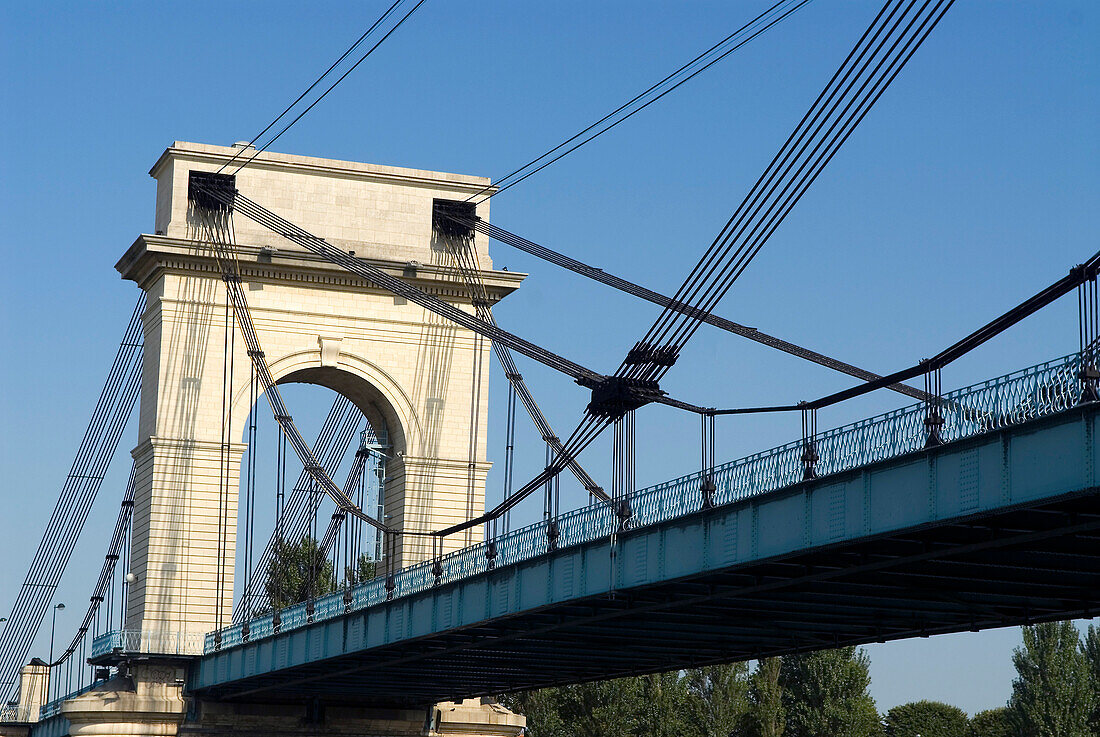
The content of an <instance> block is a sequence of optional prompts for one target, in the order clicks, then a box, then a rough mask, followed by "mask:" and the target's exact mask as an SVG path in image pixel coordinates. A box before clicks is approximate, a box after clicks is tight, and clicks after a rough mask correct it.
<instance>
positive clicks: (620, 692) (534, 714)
mask: <svg viewBox="0 0 1100 737" xmlns="http://www.w3.org/2000/svg"><path fill="white" fill-rule="evenodd" d="M642 694H643V690H642V679H641V678H616V679H614V680H610V681H595V682H592V683H580V684H577V685H573V686H562V687H559V688H544V689H540V690H538V691H527V692H525V693H517V694H508V695H506V696H503V697H501V703H503V704H504V705H505V706H506V707H508V708H509V709H512V710H513V711H515V712H517V713H519V714H523V715H524V716H526V717H527V731H528V734H529V735H530V736H531V737H640V736H641V735H642V734H645V733H644V732H642V731H641V729H640V726H641V724H642V723H643V719H644V718H645V714H644V707H643V703H642Z"/></svg>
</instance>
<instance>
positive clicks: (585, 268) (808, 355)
mask: <svg viewBox="0 0 1100 737" xmlns="http://www.w3.org/2000/svg"><path fill="white" fill-rule="evenodd" d="M447 217H450V218H451V219H452V220H454V221H455V222H459V223H461V224H463V225H466V226H468V227H473V228H474V229H476V230H477V231H478V232H480V233H484V234H485V235H487V236H489V237H490V238H492V239H494V240H496V241H499V242H501V243H504V244H507V245H510V246H512V247H513V248H516V249H518V250H520V251H523V252H524V253H528V254H530V255H532V256H535V257H536V258H540V259H542V260H544V261H547V262H549V263H552V264H554V265H556V266H560V267H562V268H564V269H567V270H569V271H572V272H573V273H575V274H580V275H581V276H584V277H587V278H589V279H592V280H593V281H597V282H600V283H601V284H606V285H607V286H609V287H612V288H614V289H618V290H620V291H622V292H626V293H627V294H630V295H633V296H635V297H639V298H641V299H644V300H646V301H648V302H652V303H653V304H656V305H659V306H662V307H669V308H670V309H673V310H675V311H677V312H682V313H684V314H686V315H689V316H694V317H698V318H699V319H701V320H703V322H705V323H707V324H708V325H713V326H714V327H716V328H719V329H721V330H725V331H726V332H730V333H734V334H736V335H740V336H742V337H745V338H748V339H749V340H753V341H756V342H757V343H761V344H763V345H766V346H768V347H771V348H776V349H778V350H780V351H783V352H784V353H788V354H790V355H792V356H796V357H798V358H802V359H805V360H807V361H812V362H813V363H816V364H818V365H820V366H825V367H826V368H830V369H833V370H835V371H839V372H841V373H845V374H848V375H849V376H854V377H855V378H857V379H863V380H864V381H874V380H876V379H879V378H881V376H880V375H879V374H876V373H874V372H871V371H868V370H866V369H862V368H859V367H858V366H853V365H852V364H850V363H846V362H844V361H841V360H839V359H836V358H832V357H830V356H826V355H824V354H821V353H818V352H817V351H813V350H810V349H809V348H805V347H803V346H800V345H796V344H794V343H790V342H788V341H786V340H783V339H782V338H777V337H775V336H774V335H769V334H767V333H765V332H763V331H761V330H758V329H757V328H751V327H746V326H745V325H741V324H739V323H736V322H733V321H732V320H727V319H726V318H724V317H719V316H718V315H713V314H709V313H704V312H702V311H701V310H697V309H696V308H693V307H690V306H688V305H685V304H683V303H680V302H674V301H673V300H672V298H671V297H668V296H666V295H664V294H661V293H660V292H655V291H653V290H652V289H648V288H646V287H644V286H641V285H640V284H636V283H634V282H632V281H629V280H627V279H624V278H622V277H620V276H616V275H615V274H611V273H608V272H606V271H604V270H603V269H599V268H596V267H594V266H589V265H588V264H585V263H583V262H581V261H578V260H576V259H574V258H570V257H569V256H566V255H564V254H562V253H558V252H557V251H553V250H551V249H549V248H547V247H546V246H543V245H540V244H537V243H533V242H532V241H529V240H527V239H526V238H523V237H521V236H518V235H516V234H515V233H511V232H509V231H507V230H505V229H503V228H501V227H499V226H496V225H493V224H492V223H487V222H485V221H483V220H481V219H480V218H476V219H473V220H469V219H467V218H463V217H461V216H457V215H448V216H447ZM888 388H889V389H891V390H893V391H895V392H898V393H899V394H905V395H907V396H910V397H913V398H915V399H921V400H925V399H927V398H928V397H927V395H926V394H925V392H923V391H921V390H920V389H917V388H915V387H911V386H907V385H905V384H892V385H890V387H888Z"/></svg>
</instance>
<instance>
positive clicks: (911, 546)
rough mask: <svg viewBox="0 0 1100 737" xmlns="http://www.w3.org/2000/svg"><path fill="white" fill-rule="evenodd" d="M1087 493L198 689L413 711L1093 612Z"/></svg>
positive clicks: (1097, 578) (1096, 566)
mask: <svg viewBox="0 0 1100 737" xmlns="http://www.w3.org/2000/svg"><path fill="white" fill-rule="evenodd" d="M1098 591H1100V491H1098V489H1096V488H1089V489H1084V490H1081V491H1078V492H1076V493H1073V494H1068V495H1062V496H1060V497H1058V498H1055V499H1049V498H1048V499H1045V500H1042V501H1041V502H1037V503H1034V504H1023V505H1018V506H1016V507H1013V508H1009V509H1006V510H1002V511H1001V512H998V513H995V514H985V515H975V516H973V517H969V518H960V519H955V520H952V521H951V522H950V523H947V524H943V523H940V524H932V525H925V526H919V527H914V528H910V529H907V530H901V531H898V532H894V533H891V534H887V535H880V536H878V537H873V538H865V539H862V540H856V541H852V542H847V543H842V544H837V545H835V546H826V547H822V548H817V549H813V550H810V551H807V552H804V553H800V554H794V555H788V556H784V557H777V558H772V559H769V560H764V561H760V562H758V563H754V564H751V565H745V566H738V567H734V568H730V569H726V570H721V571H713V572H708V573H705V574H701V575H697V576H692V577H688V578H683V579H678V580H675V581H667V582H662V583H659V584H654V585H649V586H640V587H636V588H631V589H628V590H622V591H619V592H616V593H615V594H614V595H611V596H608V595H606V594H604V595H601V596H593V597H588V598H583V599H578V600H573V601H570V602H566V603H560V604H554V605H550V606H547V607H543V608H541V609H538V610H533V611H527V612H523V613H521V614H517V615H515V616H511V617H505V618H498V619H494V620H489V621H487V622H484V623H481V624H479V625H476V626H470V627H465V628H461V629H456V630H450V631H443V632H439V633H437V634H433V635H430V636H427V637H421V638H419V639H414V640H407V641H403V642H399V643H396V644H393V645H390V646H386V647H381V648H373V649H370V650H367V651H363V652H361V653H350V654H346V655H342V656H339V657H335V658H330V659H328V660H323V661H319V662H314V663H308V664H302V665H300V666H297V667H294V668H292V669H287V670H281V671H275V672H271V673H266V674H262V675H257V676H254V677H251V678H246V679H242V680H238V681H232V682H230V683H225V684H220V685H217V686H213V687H210V688H205V689H201V690H200V691H199V693H200V694H201V695H202V696H204V697H209V698H215V699H225V700H242V701H260V702H262V701H288V700H292V701H302V700H312V699H314V698H318V699H320V700H322V701H324V702H329V703H348V702H351V703H356V704H378V705H393V706H396V705H406V704H407V705H414V704H415V705H419V704H426V703H430V702H433V701H438V700H444V699H454V698H458V697H466V696H475V695H487V694H496V693H501V692H507V691H516V690H524V689H528V688H535V687H541V686H548V685H554V684H562V683H577V682H581V681H586V680H595V679H602V678H607V677H612V676H616V675H624V676H625V675H631V674H641V673H649V672H659V671H667V670H671V669H675V668H683V667H690V666H694V665H703V664H707V663H718V662H729V661H734V660H747V659H752V658H759V657H766V656H771V655H781V654H785V653H791V652H797V651H803V650H816V649H821V648H830V647H836V646H842V645H849V644H862V643H870V642H876V641H886V640H894V639H901V638H908V637H919V636H925V635H934V634H940V633H948V632H960V631H967V630H977V629H984V628H992V627H1001V626H1007V625H1014V624H1020V623H1026V622H1039V621H1045V620H1057V619H1067V618H1076V617H1089V616H1093V614H1094V613H1095V611H1096V607H1097V602H1096V598H1097V595H1098Z"/></svg>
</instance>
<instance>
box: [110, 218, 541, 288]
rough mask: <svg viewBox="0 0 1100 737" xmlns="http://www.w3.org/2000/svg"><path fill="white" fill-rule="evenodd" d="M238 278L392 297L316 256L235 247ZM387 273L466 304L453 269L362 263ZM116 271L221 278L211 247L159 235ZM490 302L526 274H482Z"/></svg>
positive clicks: (141, 240)
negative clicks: (237, 259) (316, 286)
mask: <svg viewBox="0 0 1100 737" xmlns="http://www.w3.org/2000/svg"><path fill="white" fill-rule="evenodd" d="M236 248H237V252H238V254H239V263H240V270H241V277H242V278H243V279H245V281H259V282H267V283H287V284H303V285H309V284H312V285H318V286H325V287H329V288H335V289H345V290H353V291H369V292H372V293H377V294H386V295H389V294H391V293H390V292H389V291H387V290H384V289H382V288H380V287H378V286H376V285H374V284H372V283H370V282H369V281H367V280H366V279H363V278H361V277H359V276H357V275H355V274H352V273H349V272H348V271H346V270H344V269H342V268H341V267H339V266H337V265H335V264H332V263H330V262H328V261H326V260H324V259H323V258H321V257H320V256H316V255H314V254H312V253H304V252H301V251H291V250H281V249H269V248H261V247H259V246H242V245H238V246H237V247H236ZM361 260H362V261H363V262H365V263H368V264H370V265H372V266H376V267H379V268H381V269H383V270H385V271H386V272H387V273H388V274H390V275H391V276H395V277H399V278H401V279H403V280H404V281H406V282H408V283H410V284H413V285H415V286H417V287H419V288H420V289H421V290H423V291H425V292H428V293H429V294H433V295H435V296H437V297H440V298H443V299H447V300H448V301H457V302H469V301H470V294H469V290H468V289H467V288H466V285H465V282H463V281H462V280H461V279H458V278H456V276H455V275H454V272H453V270H452V269H448V268H446V267H443V266H433V265H424V264H422V265H420V266H418V267H416V268H415V269H411V268H409V267H408V266H407V265H406V264H405V263H404V262H399V261H385V260H381V259H367V258H364V259H361ZM115 269H116V270H118V272H119V273H120V274H121V275H122V278H124V279H129V280H130V281H133V282H136V283H137V284H138V286H140V287H142V288H143V289H146V288H148V287H149V285H150V284H151V283H152V282H153V281H154V280H155V279H157V278H158V277H159V276H160V275H161V274H164V273H174V274H186V275H193V276H211V277H220V275H221V270H220V269H219V268H218V265H217V261H216V260H215V259H214V257H213V256H212V255H210V250H209V247H208V246H207V245H206V244H204V243H202V242H200V241H193V240H188V239H183V238H170V237H168V236H163V235H148V234H143V235H140V236H138V238H137V240H135V241H134V243H133V245H131V246H130V248H129V249H127V251H126V253H125V254H123V256H122V258H121V259H119V261H118V263H117V264H115ZM479 273H480V274H481V279H482V281H483V282H484V283H485V287H486V291H487V292H488V295H489V298H490V299H491V300H492V301H493V302H496V301H499V300H501V299H503V298H504V297H505V296H507V295H508V294H510V293H512V292H513V291H515V290H516V289H518V288H519V285H520V283H521V282H522V281H523V280H524V278H526V276H527V275H526V274H523V273H520V272H515V271H496V270H489V271H481V272H479Z"/></svg>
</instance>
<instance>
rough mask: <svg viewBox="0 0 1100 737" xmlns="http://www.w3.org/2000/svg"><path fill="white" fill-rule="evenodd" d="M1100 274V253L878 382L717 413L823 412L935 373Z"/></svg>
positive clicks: (718, 412)
mask: <svg viewBox="0 0 1100 737" xmlns="http://www.w3.org/2000/svg"><path fill="white" fill-rule="evenodd" d="M1098 273H1100V252H1097V253H1095V254H1093V255H1092V257H1091V258H1089V260H1088V261H1086V262H1085V263H1084V264H1082V265H1080V266H1076V267H1074V268H1073V269H1072V270H1070V272H1069V274H1067V275H1066V276H1064V277H1062V278H1061V279H1059V280H1058V281H1056V282H1054V283H1053V284H1051V285H1050V286H1047V287H1045V288H1044V289H1042V290H1040V291H1039V292H1037V293H1035V294H1034V295H1032V296H1031V297H1028V298H1027V299H1026V300H1024V301H1023V302H1021V303H1020V304H1018V305H1016V306H1014V307H1012V308H1011V309H1009V310H1008V311H1006V312H1004V313H1003V314H1001V315H999V316H998V317H996V318H994V319H993V320H990V321H989V322H988V323H986V324H985V325H983V326H982V327H980V328H978V329H977V330H975V331H974V332H972V333H970V334H969V335H967V336H966V337H964V338H961V339H960V340H958V341H957V342H955V343H953V344H952V345H950V346H949V347H947V348H945V349H944V350H942V351H940V352H939V353H937V354H936V355H935V356H933V357H932V358H928V359H925V360H923V361H921V362H919V363H917V364H915V365H913V366H910V367H909V368H905V369H902V370H900V371H895V372H894V373H892V374H889V375H887V376H883V377H882V378H881V379H878V380H877V381H872V382H868V383H866V384H860V385H859V386H854V387H850V388H848V389H843V390H841V391H839V392H834V393H833V394H829V395H826V396H824V397H820V398H819V399H815V400H812V401H809V402H801V403H799V404H794V405H779V406H773V407H745V408H736V409H720V410H715V411H714V414H718V415H733V414H753V413H760V412H788V411H793V410H800V409H821V408H822V407H828V406H830V405H833V404H837V403H838V402H843V401H845V400H847V399H852V398H854V397H858V396H861V395H863V394H867V393H868V392H872V391H875V390H876V389H881V388H883V386H885V385H886V384H887V383H888V382H891V381H902V380H905V379H911V378H913V377H914V376H919V375H921V374H924V373H927V372H929V371H936V370H938V369H941V368H943V367H945V366H947V365H948V364H950V363H952V362H954V361H956V360H957V359H959V358H961V357H962V356H964V355H966V354H967V353H969V352H970V351H973V350H974V349H975V348H977V347H979V346H980V345H982V344H983V343H986V342H987V341H989V340H991V339H993V338H995V337H996V336H998V335H1000V334H1001V333H1003V332H1004V331H1005V330H1007V329H1009V328H1010V327H1012V326H1013V325H1015V324H1017V323H1018V322H1020V321H1021V320H1023V319H1024V318H1026V317H1028V316H1030V315H1033V314H1035V313H1036V312H1037V311H1039V310H1040V309H1042V308H1043V307H1046V306H1047V305H1049V304H1050V303H1051V302H1054V301H1055V300H1057V299H1059V298H1061V297H1063V296H1065V295H1066V294H1068V293H1069V292H1071V291H1073V290H1074V289H1076V288H1077V287H1078V286H1080V285H1081V284H1083V283H1084V282H1086V281H1089V280H1092V279H1095V278H1096V277H1097V274H1098Z"/></svg>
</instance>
